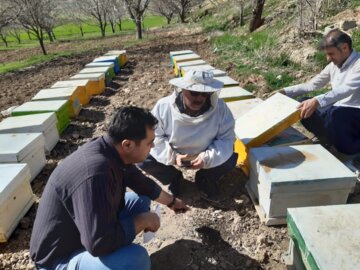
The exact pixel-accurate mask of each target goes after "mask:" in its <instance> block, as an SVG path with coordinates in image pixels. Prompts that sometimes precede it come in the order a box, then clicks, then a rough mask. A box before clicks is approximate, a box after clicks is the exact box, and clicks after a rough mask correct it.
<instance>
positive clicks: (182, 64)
mask: <svg viewBox="0 0 360 270" xmlns="http://www.w3.org/2000/svg"><path fill="white" fill-rule="evenodd" d="M204 64H206V62H205V61H204V60H201V59H197V60H189V61H184V62H180V63H176V64H175V65H174V74H175V76H178V77H181V75H182V74H181V69H182V68H183V67H192V69H196V67H197V66H200V65H204Z"/></svg>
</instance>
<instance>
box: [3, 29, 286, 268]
mask: <svg viewBox="0 0 360 270" xmlns="http://www.w3.org/2000/svg"><path fill="white" fill-rule="evenodd" d="M154 35H155V36H156V37H155V38H154V39H152V40H151V41H147V42H144V43H141V44H140V45H136V46H132V47H129V48H127V55H128V58H129V62H128V64H127V65H126V67H125V68H124V69H122V71H121V73H120V74H119V75H118V76H117V77H116V79H115V80H114V81H113V83H112V85H111V86H110V87H107V88H106V90H105V92H104V93H103V94H101V95H99V96H96V97H93V99H92V100H91V102H90V104H89V105H87V106H85V107H84V108H83V109H82V111H81V113H80V115H79V116H78V117H77V118H76V119H73V120H72V121H71V124H70V126H69V127H68V128H67V129H66V131H65V132H64V133H63V134H62V135H61V139H60V141H59V143H58V144H57V145H56V147H55V148H54V150H53V151H52V152H51V153H50V154H49V155H48V156H47V164H46V166H45V168H44V169H43V170H42V172H41V173H40V174H39V175H38V176H37V178H36V179H35V180H34V181H33V182H32V188H33V191H34V193H35V195H36V197H37V202H36V203H35V204H34V205H33V207H32V208H31V209H30V211H29V212H28V213H27V214H26V216H25V217H24V218H23V219H22V220H21V222H20V224H19V226H18V227H17V228H16V230H15V231H14V233H13V234H12V236H11V238H10V240H9V242H8V243H1V244H0V269H35V268H34V265H33V264H32V262H31V260H30V258H29V251H28V248H29V240H30V235H31V230H32V225H33V221H34V218H35V214H36V209H37V206H38V202H39V200H40V198H41V194H42V191H43V188H44V186H45V184H46V181H47V179H48V177H49V175H50V174H51V172H52V170H53V169H54V168H55V166H56V165H57V164H58V163H59V162H60V161H61V160H62V159H64V158H65V157H66V156H67V155H69V154H70V153H72V152H73V151H75V150H76V149H77V148H78V147H79V146H80V145H82V144H83V143H85V142H87V141H89V140H90V139H91V138H93V137H96V136H99V135H102V134H103V133H104V131H105V128H106V123H107V121H108V120H109V117H110V116H111V115H112V113H113V112H114V110H115V109H116V108H117V107H119V106H122V105H130V104H132V105H136V106H141V107H146V108H149V109H151V108H152V107H153V105H154V104H155V102H156V101H157V100H158V99H159V98H161V97H163V96H166V95H168V94H170V93H171V92H172V89H171V87H170V86H169V84H168V81H169V79H171V78H173V77H174V75H173V72H172V69H171V67H170V66H169V56H168V52H169V51H176V50H184V49H191V50H193V51H195V52H197V53H198V54H199V55H201V57H202V58H203V59H204V60H205V61H207V62H208V63H209V64H212V63H214V62H215V60H216V55H215V53H213V50H212V48H211V47H210V45H209V43H208V39H207V37H205V36H203V35H202V34H199V33H197V32H196V29H195V30H194V29H192V30H191V31H190V30H188V31H186V30H184V29H181V37H180V36H179V35H180V33H179V32H177V31H172V32H170V31H158V32H156V33H154ZM126 39H127V38H125V37H121V38H120V37H118V38H107V39H104V40H102V41H95V42H94V41H91V42H83V44H82V45H78V46H92V48H94V50H92V52H91V53H87V54H82V55H79V56H77V57H64V58H60V59H57V60H54V61H51V62H50V63H46V64H41V65H37V66H35V67H31V68H26V69H24V70H22V71H19V72H15V73H9V74H5V75H0V97H1V98H0V111H3V110H5V109H8V108H9V107H11V106H15V105H19V104H22V103H23V102H26V101H28V100H30V99H31V97H32V96H34V94H35V93H36V92H37V91H38V90H40V89H42V88H47V87H49V86H51V85H52V84H53V83H55V82H56V81H58V80H63V79H66V78H68V77H70V76H71V75H73V74H75V73H76V72H77V71H79V70H80V69H82V68H83V67H84V65H85V64H86V63H89V62H91V60H92V59H93V58H94V57H96V56H99V55H101V54H103V53H104V52H105V51H107V50H109V49H123V45H122V44H123V42H124V40H126ZM64 46H71V44H70V43H69V44H55V45H51V46H48V49H49V51H56V50H59V49H61V50H62V49H64ZM32 53H33V54H34V53H38V49H37V48H34V49H27V50H24V51H18V52H16V53H12V54H11V53H9V52H7V53H5V52H0V63H1V62H4V61H12V60H14V59H21V57H22V56H24V55H29V54H32ZM233 78H234V79H237V78H236V77H233ZM185 176H186V178H187V179H186V181H185V182H183V183H182V191H183V195H182V198H183V199H184V200H185V201H186V203H188V204H189V206H191V211H189V212H188V213H186V214H179V215H175V214H174V213H172V211H171V210H168V209H167V208H166V207H162V211H161V222H162V226H161V228H160V230H159V231H158V232H157V233H156V239H155V240H154V241H152V242H150V243H148V244H145V247H146V248H147V249H148V251H149V253H150V254H151V260H152V269H159V270H160V269H173V270H180V269H191V270H200V269H207V270H211V269H286V268H285V266H284V264H283V263H282V262H281V254H282V253H283V252H285V251H286V249H287V243H288V236H287V229H286V226H275V227H267V226H265V225H262V224H261V223H260V220H259V218H258V216H257V214H256V211H255V209H254V207H253V204H252V203H251V201H250V199H249V197H248V194H247V192H246V190H245V187H244V185H245V183H246V181H247V179H246V177H245V176H244V175H243V174H242V172H241V171H240V170H239V169H234V170H233V171H232V172H231V173H229V175H227V176H226V177H225V178H224V179H223V181H222V183H221V194H222V195H223V199H224V201H223V202H222V203H221V205H214V204H212V203H210V202H208V201H205V200H203V199H201V197H200V196H199V194H198V191H197V189H196V187H195V185H194V183H193V177H192V173H189V172H185ZM164 188H166V187H164ZM136 241H137V242H141V236H139V237H138V238H137V240H136Z"/></svg>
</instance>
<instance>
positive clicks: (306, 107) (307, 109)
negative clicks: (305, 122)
mask: <svg viewBox="0 0 360 270" xmlns="http://www.w3.org/2000/svg"><path fill="white" fill-rule="evenodd" d="M319 105H320V104H319V101H318V100H317V99H316V98H311V99H307V100H305V101H303V102H301V103H300V105H299V106H298V109H300V110H301V111H300V118H301V119H305V118H309V117H310V116H311V115H312V114H313V113H314V112H315V111H316V109H317V108H318V107H319Z"/></svg>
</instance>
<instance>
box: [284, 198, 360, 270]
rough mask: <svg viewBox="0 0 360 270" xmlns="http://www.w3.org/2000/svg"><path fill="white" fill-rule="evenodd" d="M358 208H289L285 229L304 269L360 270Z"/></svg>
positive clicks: (349, 205)
mask: <svg viewBox="0 0 360 270" xmlns="http://www.w3.org/2000/svg"><path fill="white" fill-rule="evenodd" d="M359 213H360V204H347V205H332V206H318V207H304V208H292V209H289V210H288V229H289V235H290V237H291V239H292V240H293V241H294V247H295V248H296V250H297V251H298V253H299V254H300V256H299V257H300V260H301V261H302V263H303V265H304V266H305V269H326V270H340V269H341V270H354V269H360V249H359V243H360V216H359Z"/></svg>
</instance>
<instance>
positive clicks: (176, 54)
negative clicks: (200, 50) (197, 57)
mask: <svg viewBox="0 0 360 270" xmlns="http://www.w3.org/2000/svg"><path fill="white" fill-rule="evenodd" d="M193 53H194V52H193V51H191V50H182V51H171V52H169V55H170V64H171V65H172V66H174V60H173V57H174V56H178V55H184V54H193Z"/></svg>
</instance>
